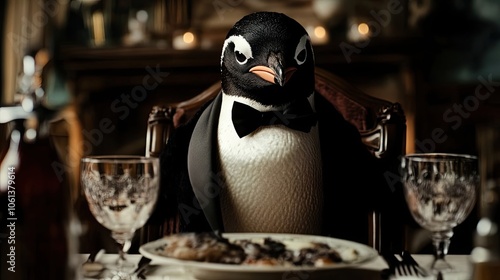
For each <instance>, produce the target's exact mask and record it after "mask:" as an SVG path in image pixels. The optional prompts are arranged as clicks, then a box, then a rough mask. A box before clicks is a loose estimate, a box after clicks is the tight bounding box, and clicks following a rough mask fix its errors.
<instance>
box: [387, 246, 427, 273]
mask: <svg viewBox="0 0 500 280" xmlns="http://www.w3.org/2000/svg"><path fill="white" fill-rule="evenodd" d="M400 256H401V259H402V260H399V259H398V258H396V256H395V255H394V254H383V255H382V257H383V258H384V259H385V261H386V262H387V264H389V270H390V274H391V275H394V276H396V278H397V277H401V276H414V277H422V278H423V277H426V276H427V273H426V272H425V270H423V269H422V268H421V267H420V266H419V265H418V264H417V262H416V261H415V260H414V259H413V258H412V257H411V255H410V254H409V253H408V252H403V253H401V254H400Z"/></svg>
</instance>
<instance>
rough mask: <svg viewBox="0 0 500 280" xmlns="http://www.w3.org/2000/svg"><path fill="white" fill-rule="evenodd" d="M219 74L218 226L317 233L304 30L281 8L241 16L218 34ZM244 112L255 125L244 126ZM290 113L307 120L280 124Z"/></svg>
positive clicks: (317, 185) (319, 199)
mask: <svg viewBox="0 0 500 280" xmlns="http://www.w3.org/2000/svg"><path fill="white" fill-rule="evenodd" d="M221 76H222V79H221V81H222V103H221V110H220V115H219V122H218V128H217V143H216V144H217V158H218V164H219V170H220V175H221V176H222V178H223V180H224V184H225V187H224V188H223V189H221V193H220V207H221V210H222V211H221V213H222V222H223V225H224V229H225V230H226V231H230V232H286V233H307V234H319V233H320V232H321V215H322V209H323V207H322V206H323V193H322V179H321V177H322V166H321V153H320V142H319V134H318V127H317V123H316V122H315V121H314V109H313V106H314V104H311V103H313V99H312V98H311V99H308V98H309V97H311V96H312V95H313V92H314V54H313V50H312V46H311V41H310V39H309V36H308V34H307V32H306V30H305V29H304V28H303V27H302V26H301V25H300V24H299V23H298V22H297V21H295V20H293V19H291V18H290V17H288V16H286V15H284V14H281V13H271V12H261V13H254V14H250V15H248V16H246V17H244V18H242V19H241V20H240V21H238V22H237V23H236V24H235V25H234V27H233V28H232V29H231V30H230V31H229V33H228V35H227V37H226V40H225V41H224V45H223V49H222V55H221ZM303 107H304V108H303ZM302 111H304V112H302ZM253 112H255V114H253ZM266 113H267V115H266ZM298 114H304V115H303V116H302V115H301V116H299V115H298ZM238 115H242V116H238ZM245 118H250V120H248V121H249V122H250V123H253V122H258V123H259V126H258V127H257V128H256V129H255V130H252V131H248V132H247V131H246V129H248V128H247V126H249V125H243V124H242V123H243V122H245ZM252 118H254V119H253V120H252ZM266 118H267V119H270V120H264V119H266ZM296 118H303V120H304V122H309V124H307V125H306V126H305V127H304V128H303V129H297V128H296V127H290V126H287V125H286V124H287V123H288V122H294V121H296ZM255 119H258V120H255ZM281 119H284V121H282V120H281ZM239 126H242V128H241V127H239Z"/></svg>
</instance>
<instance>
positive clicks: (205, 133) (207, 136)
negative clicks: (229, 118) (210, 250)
mask: <svg viewBox="0 0 500 280" xmlns="http://www.w3.org/2000/svg"><path fill="white" fill-rule="evenodd" d="M221 103H222V94H221V93H219V95H217V97H216V98H215V99H214V101H213V102H212V103H211V104H210V105H209V106H208V107H207V108H206V109H205V110H204V111H203V113H202V114H201V115H200V118H199V119H198V121H197V123H196V126H195V128H194V130H193V134H192V137H191V141H190V142H189V150H188V161H187V165H188V173H189V178H190V182H191V185H192V187H193V191H194V194H195V196H196V198H197V199H198V202H199V203H200V206H201V208H202V210H203V213H204V214H205V217H206V219H207V221H208V223H209V224H210V227H211V228H212V230H220V231H223V224H222V216H221V213H220V205H219V193H220V189H221V187H222V178H221V177H220V176H219V173H218V170H217V168H216V166H217V163H216V160H217V154H216V151H217V150H216V147H217V145H216V137H217V126H218V122H219V114H220V107H221Z"/></svg>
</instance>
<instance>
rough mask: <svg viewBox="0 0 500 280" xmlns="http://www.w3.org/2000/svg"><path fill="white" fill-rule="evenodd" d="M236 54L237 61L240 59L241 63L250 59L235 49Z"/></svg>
mask: <svg viewBox="0 0 500 280" xmlns="http://www.w3.org/2000/svg"><path fill="white" fill-rule="evenodd" d="M234 56H235V57H236V61H238V63H239V64H242V65H243V64H245V63H247V61H248V58H247V57H246V56H245V55H244V54H242V53H241V52H239V51H236V50H235V51H234Z"/></svg>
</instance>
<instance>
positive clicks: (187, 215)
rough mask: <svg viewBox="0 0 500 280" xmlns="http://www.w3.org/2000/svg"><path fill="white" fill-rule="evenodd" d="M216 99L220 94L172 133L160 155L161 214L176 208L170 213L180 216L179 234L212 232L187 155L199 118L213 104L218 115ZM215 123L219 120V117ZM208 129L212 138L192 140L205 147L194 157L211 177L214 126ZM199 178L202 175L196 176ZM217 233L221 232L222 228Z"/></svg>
mask: <svg viewBox="0 0 500 280" xmlns="http://www.w3.org/2000/svg"><path fill="white" fill-rule="evenodd" d="M217 98H220V94H219V96H218V97H216V98H215V99H214V100H212V101H209V102H207V103H205V104H204V105H203V106H202V107H201V108H200V109H199V110H198V111H197V112H196V113H195V115H194V116H193V117H192V118H191V119H190V120H189V121H188V122H187V123H185V124H182V125H180V126H179V127H178V128H177V129H175V130H174V132H173V133H172V135H171V136H170V139H169V141H168V143H167V145H166V146H165V149H164V150H163V152H162V153H161V155H160V163H161V176H162V177H161V194H160V199H161V200H160V201H161V202H162V203H159V204H164V206H160V207H164V211H167V208H166V207H175V208H176V209H171V211H170V213H172V212H173V211H178V212H179V215H180V231H181V232H206V231H211V230H212V226H211V225H210V223H209V222H208V220H207V218H206V217H205V213H204V211H203V210H202V206H204V203H207V202H206V200H202V201H200V200H199V199H197V197H196V195H195V192H194V190H193V187H192V184H191V179H192V178H191V176H190V174H189V171H188V154H189V149H190V144H191V142H192V139H193V132H194V131H195V128H196V126H197V124H199V121H200V117H202V116H203V115H204V114H205V117H206V112H214V104H215V107H216V108H215V109H216V111H215V112H218V110H217V109H218V108H217V106H220V100H219V101H218V102H217ZM217 104H218V105H217ZM216 119H218V115H217V117H216V118H215V120H216ZM204 122H206V120H204ZM207 127H209V128H213V129H212V130H213V131H209V133H210V134H211V135H212V136H211V137H207V135H197V136H196V135H195V137H194V139H195V140H193V142H195V143H194V145H195V146H200V145H202V146H203V147H205V149H204V148H200V149H198V151H200V153H199V154H197V155H196V157H197V160H198V161H199V162H200V164H202V165H205V166H206V168H209V169H210V170H207V169H203V168H202V169H201V170H200V173H210V172H211V169H212V168H213V167H214V166H216V165H214V164H213V162H212V160H213V159H214V158H213V157H212V156H210V155H211V154H212V153H213V150H212V149H215V148H214V146H213V145H212V143H214V141H216V140H215V138H214V137H216V135H215V134H214V133H215V130H216V128H217V125H215V126H210V125H209V126H207ZM205 142H206V143H205ZM208 147H213V148H208ZM200 168H201V167H200ZM199 176H203V175H201V174H199ZM172 210H173V211H172ZM216 214H217V213H216ZM218 229H219V230H220V229H221V228H218Z"/></svg>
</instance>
